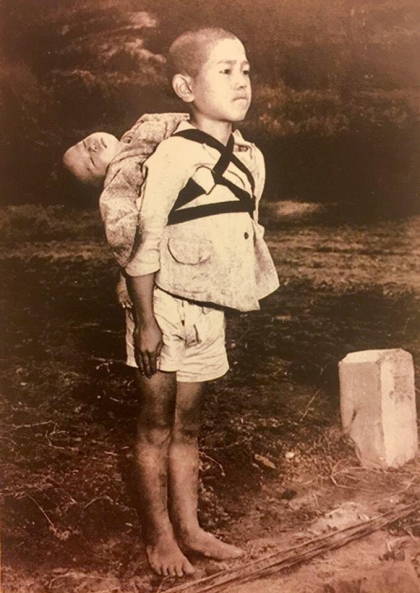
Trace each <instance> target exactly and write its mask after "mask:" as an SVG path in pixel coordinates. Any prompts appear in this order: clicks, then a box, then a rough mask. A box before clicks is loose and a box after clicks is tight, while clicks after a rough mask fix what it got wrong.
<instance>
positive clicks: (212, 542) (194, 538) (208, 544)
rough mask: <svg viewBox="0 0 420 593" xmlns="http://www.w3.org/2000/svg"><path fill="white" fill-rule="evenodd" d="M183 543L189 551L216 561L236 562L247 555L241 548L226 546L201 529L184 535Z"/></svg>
mask: <svg viewBox="0 0 420 593" xmlns="http://www.w3.org/2000/svg"><path fill="white" fill-rule="evenodd" d="M181 541H182V543H183V545H184V546H185V547H186V548H188V549H189V550H191V551H193V552H199V553H200V554H203V556H206V557H207V558H214V559H215V560H234V559H235V558H240V557H241V556H243V555H244V554H245V552H244V551H243V550H241V549H240V548H237V547H236V546H232V545H230V544H225V543H224V542H222V541H220V540H219V539H217V538H216V537H215V536H214V535H212V534H211V533H208V532H207V531H204V529H201V528H199V529H197V531H194V532H193V533H189V534H188V535H184V536H183V537H182V540H181Z"/></svg>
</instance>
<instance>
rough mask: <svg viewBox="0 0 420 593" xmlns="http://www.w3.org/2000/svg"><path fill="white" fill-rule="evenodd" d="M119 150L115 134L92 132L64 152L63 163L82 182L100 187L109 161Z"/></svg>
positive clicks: (119, 145) (119, 144)
mask: <svg viewBox="0 0 420 593" xmlns="http://www.w3.org/2000/svg"><path fill="white" fill-rule="evenodd" d="M120 150H121V143H120V141H119V140H118V139H117V138H116V137H115V136H113V135H112V134H107V133H106V132H94V133H93V134H90V135H89V136H86V138H84V139H83V140H81V141H80V142H78V143H77V144H74V146H71V147H70V148H69V149H68V150H67V151H66V152H65V154H64V156H63V164H64V166H65V167H66V168H67V169H68V170H69V171H70V172H71V173H73V175H74V176H75V177H76V178H77V179H79V181H81V182H82V183H86V184H88V185H94V186H96V187H101V186H102V184H103V182H104V179H105V175H106V171H107V168H108V165H109V163H110V162H111V161H112V159H113V158H114V157H115V156H116V155H117V154H118V153H119V152H120Z"/></svg>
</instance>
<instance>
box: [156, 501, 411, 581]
mask: <svg viewBox="0 0 420 593" xmlns="http://www.w3.org/2000/svg"><path fill="white" fill-rule="evenodd" d="M418 509H420V501H417V502H415V503H412V504H410V505H405V506H403V507H402V506H401V507H399V508H398V509H396V510H392V511H388V512H387V513H383V514H382V515H379V516H378V517H375V518H374V519H369V520H367V521H363V522H362V523H357V524H356V525H352V526H350V527H346V528H345V529H341V530H340V531H335V532H334V533H332V534H328V535H323V536H320V537H316V538H314V539H311V540H309V541H307V542H305V543H303V544H300V545H298V546H294V547H292V548H289V549H287V550H281V551H280V552H274V553H273V554H270V555H269V556H265V557H263V558H260V559H259V560H255V561H254V562H251V563H248V564H247V565H246V566H239V567H237V568H232V569H226V570H222V571H220V572H218V573H216V574H214V575H212V576H209V577H205V578H202V579H197V580H196V581H193V582H189V583H185V584H183V585H179V586H177V587H173V588H171V589H167V590H166V593H206V592H207V591H212V593H217V592H218V591H223V590H224V589H225V588H226V587H227V586H229V585H232V584H236V585H238V584H241V583H246V582H248V581H252V580H255V579H258V578H262V577H267V576H269V575H272V574H275V573H279V572H281V571H282V570H285V569H287V568H291V567H293V566H296V565H298V564H302V563H303V562H308V561H309V560H311V559H312V558H314V557H315V556H319V555H321V554H324V553H325V552H328V551H330V550H334V549H336V548H340V547H342V546H345V545H346V544H349V543H350V542H352V541H355V540H357V539H361V538H362V537H366V536H368V535H370V534H371V533H374V532H375V531H378V530H379V529H383V528H384V527H386V526H387V525H390V524H391V523H393V522H394V521H397V520H399V519H403V518H405V517H407V516H408V515H410V514H411V513H413V512H414V511H416V510H418Z"/></svg>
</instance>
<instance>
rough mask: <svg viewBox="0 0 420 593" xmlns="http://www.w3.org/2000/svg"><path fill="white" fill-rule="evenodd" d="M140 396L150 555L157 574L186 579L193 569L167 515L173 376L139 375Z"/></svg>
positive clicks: (140, 461)
mask: <svg viewBox="0 0 420 593" xmlns="http://www.w3.org/2000/svg"><path fill="white" fill-rule="evenodd" d="M137 380H138V384H139V388H140V394H141V404H140V413H139V418H138V425H137V441H136V465H137V475H138V491H139V494H140V496H141V500H142V512H143V518H144V526H145V539H146V550H147V556H148V559H149V562H150V565H151V567H152V568H153V570H155V571H156V572H157V573H158V574H161V575H171V576H183V575H185V574H192V573H193V572H194V567H193V566H192V564H191V563H190V562H189V561H188V559H187V558H186V557H185V556H184V554H183V553H182V552H181V550H180V548H179V546H178V544H177V542H176V540H175V536H174V532H173V528H172V524H171V522H170V519H169V513H168V452H169V445H170V440H171V433H172V426H173V421H174V410H175V391H176V381H175V374H174V373H161V372H157V373H156V374H155V375H153V376H152V377H151V378H150V379H147V378H145V377H144V376H142V375H141V374H140V372H137Z"/></svg>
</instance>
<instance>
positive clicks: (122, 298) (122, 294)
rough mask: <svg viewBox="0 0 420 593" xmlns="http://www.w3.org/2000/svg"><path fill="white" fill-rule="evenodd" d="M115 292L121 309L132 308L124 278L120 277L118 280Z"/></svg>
mask: <svg viewBox="0 0 420 593" xmlns="http://www.w3.org/2000/svg"><path fill="white" fill-rule="evenodd" d="M116 292H117V299H118V302H119V303H120V305H121V307H123V308H124V309H130V308H131V307H132V306H133V303H132V302H131V299H130V295H129V294H128V290H127V282H126V281H125V278H124V276H121V277H120V279H119V280H118V284H117V287H116Z"/></svg>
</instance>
